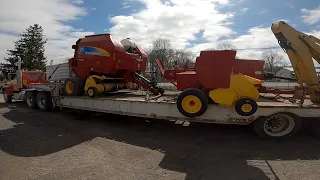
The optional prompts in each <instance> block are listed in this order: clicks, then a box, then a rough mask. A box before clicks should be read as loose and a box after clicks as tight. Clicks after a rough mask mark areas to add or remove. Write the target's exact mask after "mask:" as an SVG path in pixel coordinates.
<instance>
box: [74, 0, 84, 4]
mask: <svg viewBox="0 0 320 180" xmlns="http://www.w3.org/2000/svg"><path fill="white" fill-rule="evenodd" d="M73 3H75V4H83V3H84V2H83V0H73Z"/></svg>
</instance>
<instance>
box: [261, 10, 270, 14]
mask: <svg viewBox="0 0 320 180" xmlns="http://www.w3.org/2000/svg"><path fill="white" fill-rule="evenodd" d="M267 12H268V11H267V10H262V11H260V13H259V14H265V13H267Z"/></svg>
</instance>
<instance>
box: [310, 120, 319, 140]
mask: <svg viewBox="0 0 320 180" xmlns="http://www.w3.org/2000/svg"><path fill="white" fill-rule="evenodd" d="M319 129H320V121H319V120H312V121H310V126H309V131H310V133H311V134H312V135H313V136H315V137H317V138H320V131H319Z"/></svg>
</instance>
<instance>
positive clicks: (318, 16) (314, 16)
mask: <svg viewBox="0 0 320 180" xmlns="http://www.w3.org/2000/svg"><path fill="white" fill-rule="evenodd" d="M301 12H302V13H303V14H305V15H303V16H302V18H303V22H304V23H306V24H309V25H312V24H316V23H318V22H320V7H318V8H316V9H313V10H309V9H301Z"/></svg>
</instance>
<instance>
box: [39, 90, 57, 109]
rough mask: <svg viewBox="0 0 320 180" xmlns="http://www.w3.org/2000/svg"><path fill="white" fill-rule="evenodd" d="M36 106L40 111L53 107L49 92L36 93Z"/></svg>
mask: <svg viewBox="0 0 320 180" xmlns="http://www.w3.org/2000/svg"><path fill="white" fill-rule="evenodd" d="M36 102H37V106H38V108H39V110H40V111H45V112H47V111H51V110H52V108H53V105H52V99H51V96H50V93H48V92H40V93H38V94H37V98H36Z"/></svg>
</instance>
